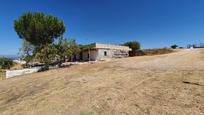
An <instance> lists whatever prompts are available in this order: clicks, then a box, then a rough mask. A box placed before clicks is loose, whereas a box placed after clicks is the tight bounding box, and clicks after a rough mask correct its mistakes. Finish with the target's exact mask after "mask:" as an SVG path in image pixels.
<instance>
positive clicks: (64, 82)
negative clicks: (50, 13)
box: [0, 49, 204, 115]
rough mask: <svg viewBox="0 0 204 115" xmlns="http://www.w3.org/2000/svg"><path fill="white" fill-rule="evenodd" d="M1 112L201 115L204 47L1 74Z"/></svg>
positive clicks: (84, 114)
mask: <svg viewBox="0 0 204 115" xmlns="http://www.w3.org/2000/svg"><path fill="white" fill-rule="evenodd" d="M0 114H11V115H13V114H19V115H26V114H27V115H47V114H49V115H56V114H57V115H60V114H62V115H92V114H93V115H98V114H99V115H100V114H103V115H137V114H141V115H143V114H152V115H156V114H169V115H174V114H175V115H188V114H189V115H203V114H204V50H203V49H202V50H201V49H193V50H190V49H188V50H181V51H179V52H176V53H171V54H165V55H160V56H144V57H134V58H125V59H117V60H113V61H110V62H101V63H97V64H90V65H76V66H72V67H70V68H64V69H57V70H51V71H48V72H43V73H36V74H32V75H26V76H22V77H16V78H11V79H7V80H3V81H0Z"/></svg>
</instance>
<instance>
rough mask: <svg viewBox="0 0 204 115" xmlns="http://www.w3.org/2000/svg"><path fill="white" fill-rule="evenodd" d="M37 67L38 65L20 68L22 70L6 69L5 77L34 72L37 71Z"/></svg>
mask: <svg viewBox="0 0 204 115" xmlns="http://www.w3.org/2000/svg"><path fill="white" fill-rule="evenodd" d="M39 69H40V67H35V68H29V69H22V70H6V78H11V77H15V76H19V75H25V74H30V73H35V72H38V70H39Z"/></svg>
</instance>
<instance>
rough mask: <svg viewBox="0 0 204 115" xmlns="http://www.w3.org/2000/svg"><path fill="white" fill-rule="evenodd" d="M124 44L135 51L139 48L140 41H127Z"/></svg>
mask: <svg viewBox="0 0 204 115" xmlns="http://www.w3.org/2000/svg"><path fill="white" fill-rule="evenodd" d="M123 45H124V46H129V47H130V48H131V49H132V51H136V50H139V49H140V43H139V42H138V41H129V42H126V43H124V44H123Z"/></svg>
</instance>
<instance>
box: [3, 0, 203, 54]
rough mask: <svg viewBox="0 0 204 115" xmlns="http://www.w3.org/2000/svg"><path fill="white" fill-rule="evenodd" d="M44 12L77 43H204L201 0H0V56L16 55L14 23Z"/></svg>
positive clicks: (149, 45)
mask: <svg viewBox="0 0 204 115" xmlns="http://www.w3.org/2000/svg"><path fill="white" fill-rule="evenodd" d="M28 11H33V12H37V11H40V12H44V13H46V14H51V15H54V16H57V17H59V18H60V19H62V20H64V22H65V25H66V28H67V30H66V33H65V35H64V36H65V37H67V38H70V37H72V38H75V39H76V40H77V42H78V43H83V44H86V43H91V42H100V43H113V44H120V43H123V42H125V41H132V40H137V41H140V42H141V44H142V48H159V47H167V46H170V45H171V44H178V45H180V46H186V45H187V44H189V43H203V42H204V0H0V16H1V17H0V35H1V36H0V54H7V55H8V54H9V55H10V54H14V55H15V54H17V52H18V49H19V48H20V46H21V42H22V40H21V39H19V38H18V36H17V34H16V32H15V30H14V29H13V21H14V20H15V19H17V18H18V17H19V16H21V15H22V14H23V13H25V12H28Z"/></svg>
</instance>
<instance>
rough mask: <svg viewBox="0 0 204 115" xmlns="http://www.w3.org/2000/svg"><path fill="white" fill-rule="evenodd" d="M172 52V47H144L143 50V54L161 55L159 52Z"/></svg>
mask: <svg viewBox="0 0 204 115" xmlns="http://www.w3.org/2000/svg"><path fill="white" fill-rule="evenodd" d="M172 52H174V50H173V49H169V48H160V49H146V50H144V54H145V55H149V56H152V55H161V54H168V53H172Z"/></svg>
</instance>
